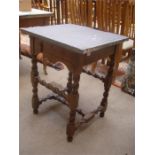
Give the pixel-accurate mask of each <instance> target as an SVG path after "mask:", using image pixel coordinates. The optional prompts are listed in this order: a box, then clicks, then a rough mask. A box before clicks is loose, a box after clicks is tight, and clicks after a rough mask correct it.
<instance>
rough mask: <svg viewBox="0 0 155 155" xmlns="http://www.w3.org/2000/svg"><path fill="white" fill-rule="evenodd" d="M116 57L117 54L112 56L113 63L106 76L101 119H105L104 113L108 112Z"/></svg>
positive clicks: (111, 62)
mask: <svg viewBox="0 0 155 155" xmlns="http://www.w3.org/2000/svg"><path fill="white" fill-rule="evenodd" d="M114 57H115V54H113V55H111V56H110V60H111V61H110V66H109V70H108V73H107V75H106V78H105V82H104V93H103V98H102V101H101V106H102V107H103V109H102V111H101V112H100V117H104V112H105V111H106V109H107V105H108V95H109V89H110V87H111V83H112V79H113V68H114Z"/></svg>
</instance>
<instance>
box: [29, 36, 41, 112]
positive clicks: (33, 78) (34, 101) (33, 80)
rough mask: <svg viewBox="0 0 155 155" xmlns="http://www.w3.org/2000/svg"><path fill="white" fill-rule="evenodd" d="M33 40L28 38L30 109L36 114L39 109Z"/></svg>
mask: <svg viewBox="0 0 155 155" xmlns="http://www.w3.org/2000/svg"><path fill="white" fill-rule="evenodd" d="M34 43H35V39H34V38H32V37H31V38H30V44H31V48H32V53H33V54H32V71H31V83H32V87H33V88H32V92H33V96H32V108H33V112H34V114H37V113H38V107H39V99H38V80H37V78H36V77H38V74H39V73H38V68H37V59H36V54H35V46H34Z"/></svg>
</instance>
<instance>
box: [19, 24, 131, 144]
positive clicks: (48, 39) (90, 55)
mask: <svg viewBox="0 0 155 155" xmlns="http://www.w3.org/2000/svg"><path fill="white" fill-rule="evenodd" d="M21 31H22V32H24V33H27V34H29V35H30V39H31V41H30V42H31V50H32V72H31V81H32V86H33V96H32V107H33V112H34V113H35V114H37V113H38V108H39V106H40V104H41V103H42V102H44V101H46V100H48V99H55V100H58V101H60V102H62V103H63V104H65V105H67V106H68V107H69V108H70V113H69V121H68V125H67V140H68V141H69V142H70V141H72V139H73V135H74V132H75V130H76V129H77V128H78V127H79V126H80V125H81V124H83V123H87V122H89V121H90V120H91V119H92V118H93V117H94V116H95V114H98V113H100V117H103V116H104V113H105V111H106V109H107V105H108V94H109V89H110V86H111V83H112V79H113V71H114V69H115V60H116V57H117V54H118V53H117V52H118V48H119V45H120V44H121V42H122V41H124V40H127V39H128V38H127V37H124V36H120V35H117V34H112V33H105V32H102V31H98V30H94V29H92V28H88V27H84V26H78V25H73V24H65V25H54V26H44V27H31V28H22V29H21ZM38 42H40V47H39V46H38ZM39 49H40V50H39ZM41 49H42V50H41ZM38 51H43V56H44V59H46V58H48V60H49V61H51V62H57V61H61V62H63V63H64V64H65V65H66V66H67V68H68V70H69V75H68V82H67V84H66V87H67V88H63V87H62V86H60V84H58V83H55V82H51V83H47V82H46V81H44V80H42V79H41V78H40V77H39V73H38V68H37V59H36V56H37V54H38ZM107 56H110V58H111V59H110V60H111V62H110V67H109V70H108V73H107V75H106V77H101V76H99V75H97V74H92V73H91V72H88V71H87V70H85V69H83V67H84V66H86V65H88V64H90V63H92V62H94V61H97V60H98V59H101V58H103V57H107ZM82 72H85V73H87V74H88V75H92V76H93V77H95V78H97V79H100V80H101V81H102V82H103V83H104V88H105V92H104V93H103V98H102V100H101V103H100V105H99V106H98V108H97V109H95V110H93V111H91V112H90V113H87V114H84V112H83V111H82V110H79V109H78V100H79V93H78V88H79V81H80V74H81V73H82ZM38 84H41V85H43V86H45V87H46V88H48V89H50V90H51V91H52V92H53V93H54V94H53V93H52V95H51V94H50V95H48V96H47V97H45V98H42V99H39V97H38ZM76 113H79V114H80V115H81V116H82V118H81V120H80V122H79V123H76V122H75V119H76Z"/></svg>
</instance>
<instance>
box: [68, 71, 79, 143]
mask: <svg viewBox="0 0 155 155" xmlns="http://www.w3.org/2000/svg"><path fill="white" fill-rule="evenodd" d="M70 75H71V73H70ZM79 80H80V74H73V84H71V81H70V79H69V81H70V82H69V83H68V86H69V87H71V92H70V94H69V97H70V101H69V107H70V114H69V121H68V125H67V140H68V142H71V141H72V140H73V135H74V132H75V117H76V108H77V106H78V100H79V93H78V88H79ZM70 84H71V85H70ZM69 90H70V89H69Z"/></svg>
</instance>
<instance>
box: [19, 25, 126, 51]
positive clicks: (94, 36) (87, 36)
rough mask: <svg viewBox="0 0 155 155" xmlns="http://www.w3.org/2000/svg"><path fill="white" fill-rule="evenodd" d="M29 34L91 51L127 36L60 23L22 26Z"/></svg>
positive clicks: (78, 49)
mask: <svg viewBox="0 0 155 155" xmlns="http://www.w3.org/2000/svg"><path fill="white" fill-rule="evenodd" d="M21 30H22V31H24V32H26V33H28V34H29V35H30V36H35V37H38V38H40V39H43V40H47V41H48V42H51V43H53V44H57V45H59V46H63V47H64V48H69V49H70V50H72V51H73V52H80V53H83V54H85V53H87V52H88V53H91V52H94V51H97V50H100V49H102V48H104V47H108V46H112V45H115V44H119V43H121V42H122V41H124V40H127V39H128V38H127V37H125V36H121V35H118V34H114V33H109V32H103V31H99V30H95V29H92V28H88V27H85V26H79V25H73V24H62V25H52V26H51V25H50V26H38V27H29V28H22V29H21Z"/></svg>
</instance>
